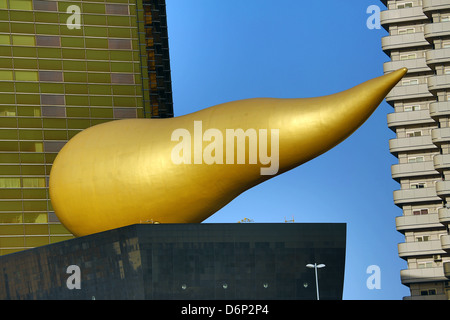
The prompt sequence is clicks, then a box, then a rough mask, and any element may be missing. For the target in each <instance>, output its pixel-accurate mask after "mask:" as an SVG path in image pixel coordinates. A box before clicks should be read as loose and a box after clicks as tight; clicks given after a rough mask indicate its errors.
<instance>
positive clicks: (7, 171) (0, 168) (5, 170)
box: [0, 165, 20, 175]
mask: <svg viewBox="0 0 450 320" xmlns="http://www.w3.org/2000/svg"><path fill="white" fill-rule="evenodd" d="M0 174H2V175H19V174H20V166H18V165H17V166H14V165H9V166H5V165H0Z"/></svg>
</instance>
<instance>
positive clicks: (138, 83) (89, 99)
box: [0, 0, 173, 255]
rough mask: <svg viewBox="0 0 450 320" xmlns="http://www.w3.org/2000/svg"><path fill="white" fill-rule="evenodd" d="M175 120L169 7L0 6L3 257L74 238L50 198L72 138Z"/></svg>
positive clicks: (92, 2) (116, 3) (94, 0)
mask: <svg viewBox="0 0 450 320" xmlns="http://www.w3.org/2000/svg"><path fill="white" fill-rule="evenodd" d="M172 116H173V107H172V92H171V79H170V64H169V52H168V36H167V22H166V15H165V1H164V0H137V1H136V0H106V1H105V0H71V1H70V2H69V1H54V0H45V1H44V0H0V255H4V254H8V253H12V252H16V251H20V250H23V249H27V248H32V247H36V246H41V245H46V244H49V243H53V242H58V241H61V240H65V239H68V238H71V237H72V235H71V234H70V233H69V231H67V230H66V229H65V228H64V227H63V226H62V225H61V223H59V221H58V219H57V217H56V216H55V214H54V212H53V211H52V206H51V202H50V200H49V194H48V177H49V174H50V170H51V166H52V162H53V160H54V159H55V157H56V155H57V153H58V151H59V150H60V149H61V148H62V147H63V146H64V144H65V143H66V142H67V141H68V140H69V139H70V138H71V137H73V136H74V135H75V134H77V133H78V132H80V131H81V130H83V129H85V128H88V127H90V126H93V125H96V124H99V123H102V122H106V121H111V120H114V119H123V118H136V117H139V118H141V117H147V118H150V117H153V118H166V117H172Z"/></svg>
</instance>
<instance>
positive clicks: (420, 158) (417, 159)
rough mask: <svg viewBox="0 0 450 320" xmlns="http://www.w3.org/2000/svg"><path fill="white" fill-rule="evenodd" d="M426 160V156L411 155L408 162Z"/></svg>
mask: <svg viewBox="0 0 450 320" xmlns="http://www.w3.org/2000/svg"><path fill="white" fill-rule="evenodd" d="M424 161H425V158H424V156H418V157H409V158H408V163H415V162H424Z"/></svg>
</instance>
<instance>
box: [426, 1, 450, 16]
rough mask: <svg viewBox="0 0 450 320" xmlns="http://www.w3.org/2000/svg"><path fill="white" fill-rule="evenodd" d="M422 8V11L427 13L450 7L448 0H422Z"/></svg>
mask: <svg viewBox="0 0 450 320" xmlns="http://www.w3.org/2000/svg"><path fill="white" fill-rule="evenodd" d="M422 8H423V12H425V13H426V14H428V13H431V11H438V10H444V9H450V2H448V0H423V2H422Z"/></svg>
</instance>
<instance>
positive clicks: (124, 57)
mask: <svg viewBox="0 0 450 320" xmlns="http://www.w3.org/2000/svg"><path fill="white" fill-rule="evenodd" d="M110 56H111V60H115V61H132V60H133V54H132V52H130V51H120V50H114V51H111V52H110Z"/></svg>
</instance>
